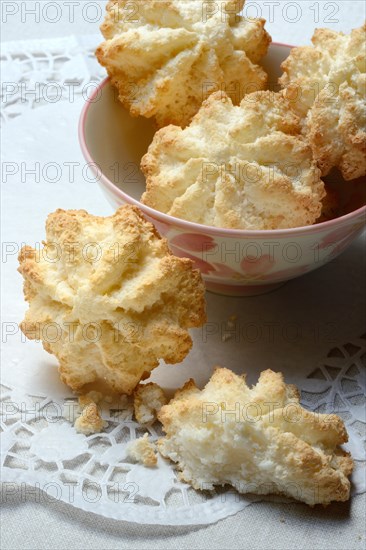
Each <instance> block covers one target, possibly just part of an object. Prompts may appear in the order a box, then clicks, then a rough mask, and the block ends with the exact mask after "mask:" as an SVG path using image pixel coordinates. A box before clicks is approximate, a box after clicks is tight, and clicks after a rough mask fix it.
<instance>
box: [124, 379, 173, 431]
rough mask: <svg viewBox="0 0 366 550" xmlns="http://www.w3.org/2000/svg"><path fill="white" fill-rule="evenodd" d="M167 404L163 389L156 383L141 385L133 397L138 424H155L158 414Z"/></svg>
mask: <svg viewBox="0 0 366 550" xmlns="http://www.w3.org/2000/svg"><path fill="white" fill-rule="evenodd" d="M167 402H168V400H167V398H166V396H165V394H164V391H163V389H162V388H161V387H160V386H159V385H158V384H155V382H149V383H148V384H139V385H138V386H137V388H136V390H135V392H134V395H133V406H134V411H135V417H136V420H137V422H139V423H140V424H148V423H151V422H155V420H156V417H157V414H158V412H159V411H160V409H161V407H163V406H164V405H166V404H167Z"/></svg>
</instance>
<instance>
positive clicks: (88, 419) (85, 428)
mask: <svg viewBox="0 0 366 550" xmlns="http://www.w3.org/2000/svg"><path fill="white" fill-rule="evenodd" d="M107 426H108V423H107V422H106V421H105V420H103V419H102V417H101V416H100V414H99V411H98V407H97V404H96V403H94V402H93V401H92V402H91V403H88V404H87V405H86V406H85V407H84V408H83V410H82V411H81V414H80V416H79V417H78V418H77V419H76V420H75V424H74V428H75V430H76V431H77V432H78V433H81V434H84V435H90V434H95V433H99V432H101V431H102V430H103V429H104V428H106V427H107Z"/></svg>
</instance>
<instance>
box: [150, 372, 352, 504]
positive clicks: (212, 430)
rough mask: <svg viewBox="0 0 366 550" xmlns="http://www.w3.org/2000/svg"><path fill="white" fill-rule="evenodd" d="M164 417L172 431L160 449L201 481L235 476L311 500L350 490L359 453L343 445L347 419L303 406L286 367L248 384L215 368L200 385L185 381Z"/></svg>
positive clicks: (185, 476)
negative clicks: (354, 455) (286, 377)
mask: <svg viewBox="0 0 366 550" xmlns="http://www.w3.org/2000/svg"><path fill="white" fill-rule="evenodd" d="M158 417H159V420H160V421H161V422H162V425H163V429H164V431H165V433H166V436H165V437H164V438H162V439H161V440H159V450H160V452H161V454H162V455H163V456H164V457H167V458H170V459H171V460H172V461H174V462H175V463H176V464H177V468H178V470H179V471H180V477H181V479H182V480H183V481H186V482H187V483H190V484H191V485H192V486H193V487H194V488H195V489H199V490H210V489H213V488H214V486H216V485H225V484H230V485H232V486H233V487H235V488H236V489H237V490H238V491H239V492H240V493H255V494H259V495H266V494H271V493H276V494H282V495H286V496H290V497H293V498H295V499H297V500H300V501H302V502H305V503H306V504H309V505H311V506H312V505H315V504H324V505H327V504H329V503H330V502H332V501H345V500H347V499H348V498H349V496H350V482H349V479H348V476H350V474H351V472H352V468H353V461H352V459H351V457H350V455H349V454H348V453H346V452H344V451H343V450H342V449H341V448H340V447H339V445H341V444H342V443H344V442H346V441H347V439H348V437H347V432H346V429H345V426H344V423H343V421H342V420H341V418H339V417H338V416H336V415H334V414H331V415H324V414H318V413H312V412H310V411H307V410H305V409H303V408H302V407H301V405H300V404H299V392H298V391H297V389H296V387H295V386H292V385H287V384H285V382H284V380H283V376H282V374H281V373H275V372H273V371H271V370H266V371H264V372H262V373H261V375H260V377H259V381H258V383H257V384H256V385H255V386H253V387H252V388H249V387H248V386H247V384H246V382H245V375H244V376H237V375H236V374H234V373H233V372H231V371H230V370H228V369H224V368H217V369H216V370H215V372H214V374H213V376H212V378H211V379H210V381H209V382H208V383H207V385H206V386H205V388H204V389H203V390H202V391H201V390H199V389H198V388H197V387H196V385H195V383H194V382H193V380H190V381H189V382H188V383H186V384H185V386H184V387H183V388H182V389H181V390H179V391H178V392H177V393H176V395H175V397H174V398H173V399H172V401H170V403H168V405H165V406H164V407H163V408H162V409H161V411H160V413H159V415H158Z"/></svg>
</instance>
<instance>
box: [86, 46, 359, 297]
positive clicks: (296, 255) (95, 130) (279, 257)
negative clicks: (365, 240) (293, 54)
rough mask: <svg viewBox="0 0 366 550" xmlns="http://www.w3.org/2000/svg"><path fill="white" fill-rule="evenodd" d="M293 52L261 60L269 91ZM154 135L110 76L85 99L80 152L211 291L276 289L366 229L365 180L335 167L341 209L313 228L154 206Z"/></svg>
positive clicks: (278, 50)
mask: <svg viewBox="0 0 366 550" xmlns="http://www.w3.org/2000/svg"><path fill="white" fill-rule="evenodd" d="M290 51H291V46H288V45H284V44H275V43H274V44H272V45H271V46H270V48H269V52H268V54H267V56H266V57H265V59H264V60H263V62H262V64H263V66H264V68H265V70H266V71H267V73H268V75H269V87H270V88H272V89H275V87H276V83H277V82H278V78H279V76H280V75H281V63H282V62H283V61H284V60H285V59H286V58H287V57H288V55H289V52H290ZM155 132H156V127H155V125H154V123H153V121H152V120H150V119H146V118H142V117H138V118H133V117H131V116H130V114H129V113H128V112H127V110H126V109H125V108H124V107H123V106H122V105H121V103H120V102H119V101H118V97H117V92H116V90H115V88H114V87H113V86H112V84H111V82H110V80H109V79H108V78H107V79H105V80H104V81H103V82H101V84H100V85H99V86H98V88H97V89H96V90H95V93H94V94H93V96H92V97H91V98H89V100H88V101H87V102H86V104H85V106H84V108H83V111H82V113H81V117H80V123H79V139H80V144H81V148H82V152H83V154H84V157H85V159H86V161H87V162H88V165H89V166H90V167H91V168H92V169H93V171H94V172H95V177H96V179H97V180H98V183H99V184H100V186H101V188H102V190H103V192H104V193H105V195H106V197H107V199H108V200H109V202H110V203H111V204H112V206H113V207H115V208H117V207H118V206H120V205H121V204H124V203H128V204H134V205H136V206H138V207H139V208H140V209H141V211H142V212H143V213H144V216H145V217H146V218H147V219H148V220H150V221H151V222H152V223H153V224H154V225H155V227H156V228H157V229H158V231H159V232H160V234H161V235H162V236H164V237H166V238H167V240H168V242H169V246H170V248H171V250H172V252H173V253H174V254H176V255H177V256H180V257H187V258H191V259H192V260H193V261H194V262H195V265H196V267H197V268H199V269H200V271H201V273H202V276H203V279H204V281H205V284H206V288H207V290H209V291H212V292H216V293H220V294H225V295H233V296H251V295H257V294H262V293H265V292H269V291H271V290H274V289H275V288H277V287H278V286H280V285H282V284H283V283H285V282H286V281H288V280H290V279H294V278H296V277H299V276H302V275H305V274H306V273H309V272H310V271H313V270H314V269H317V268H319V267H321V266H323V265H324V264H326V263H328V262H329V261H331V260H333V259H334V258H335V257H336V256H338V255H339V254H341V253H342V252H343V251H344V250H345V249H346V248H347V247H348V246H349V245H350V244H351V243H352V242H353V240H354V239H355V238H356V237H357V236H358V235H359V234H360V233H361V232H362V231H363V229H364V227H365V224H366V206H365V204H366V197H365V183H364V181H361V179H359V180H353V181H352V182H346V181H344V180H343V178H342V176H341V174H340V173H339V172H338V171H337V170H333V171H332V172H331V173H330V174H329V175H328V176H326V177H325V178H323V180H324V182H325V186H326V188H327V190H328V191H329V192H330V196H332V195H333V194H336V196H337V206H336V210H337V211H336V212H334V213H333V216H324V217H323V218H320V219H319V220H318V221H317V223H315V224H313V225H305V226H302V227H292V228H290V229H286V228H284V229H268V230H247V229H230V228H221V227H214V226H209V225H203V224H200V223H195V222H193V221H187V220H185V219H182V218H180V217H175V216H172V215H169V214H165V213H163V212H161V211H159V210H157V209H155V208H151V207H150V206H148V205H147V204H144V203H142V202H141V196H142V195H143V193H144V192H145V189H146V181H145V178H144V175H143V174H142V172H141V170H140V165H141V160H142V158H143V157H144V155H145V154H146V152H147V150H148V148H149V146H150V144H151V143H152V141H153V138H154V135H155ZM330 207H331V205H330ZM330 218H331V219H330Z"/></svg>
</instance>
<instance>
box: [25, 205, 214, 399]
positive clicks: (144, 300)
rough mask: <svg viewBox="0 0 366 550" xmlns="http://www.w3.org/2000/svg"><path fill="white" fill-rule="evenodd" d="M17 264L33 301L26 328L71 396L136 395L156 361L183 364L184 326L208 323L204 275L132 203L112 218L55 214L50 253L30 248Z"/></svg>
mask: <svg viewBox="0 0 366 550" xmlns="http://www.w3.org/2000/svg"><path fill="white" fill-rule="evenodd" d="M19 261H20V267H19V271H20V273H21V274H22V275H23V277H24V280H25V282H24V295H25V299H26V300H27V301H28V302H29V309H28V311H27V312H26V315H25V319H24V321H23V322H22V324H21V329H22V331H23V332H24V334H25V335H26V336H27V337H28V338H30V339H39V340H41V341H42V343H43V346H44V348H45V349H46V350H47V351H48V352H50V353H53V354H54V355H55V356H56V357H57V359H58V361H59V364H60V366H59V371H60V374H61V378H62V380H63V381H64V382H65V383H66V384H68V385H69V386H70V387H71V388H72V389H74V390H79V389H80V388H82V387H83V386H84V385H85V384H88V383H90V382H94V381H96V380H97V381H98V380H100V381H103V382H104V383H106V384H107V385H109V386H110V387H111V388H113V389H114V390H115V391H117V392H120V393H126V394H130V393H132V391H133V389H134V388H135V387H136V386H137V384H138V383H139V381H140V380H141V379H144V378H147V377H148V376H149V374H150V372H151V370H152V369H154V368H155V367H156V366H158V364H159V359H164V361H165V362H166V363H179V362H180V361H182V360H183V359H184V357H185V356H186V355H187V353H188V352H189V350H190V348H191V346H192V340H191V337H190V335H189V333H188V331H187V329H188V328H190V327H198V326H201V325H202V324H203V323H204V321H205V296H204V285H203V282H202V279H201V275H200V273H199V271H197V270H194V269H193V268H192V261H191V260H188V259H184V258H183V259H182V258H176V257H175V256H173V255H172V254H171V252H170V251H169V248H168V245H167V241H166V240H165V239H162V238H161V237H160V235H159V234H158V232H157V231H156V230H155V228H154V226H153V225H152V224H151V223H149V222H148V221H146V220H145V218H144V217H143V216H142V214H141V213H140V211H139V209H138V208H136V207H134V206H122V207H121V208H119V209H118V210H117V211H116V213H115V214H114V215H113V216H110V217H106V218H102V217H97V216H92V215H90V214H88V213H87V212H86V211H84V210H69V211H65V210H57V211H56V212H54V213H53V214H50V215H49V216H48V218H47V222H46V241H45V242H44V248H43V249H42V250H41V251H36V250H34V249H33V248H31V247H28V246H26V247H24V248H23V249H22V250H21V252H20V255H19Z"/></svg>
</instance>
